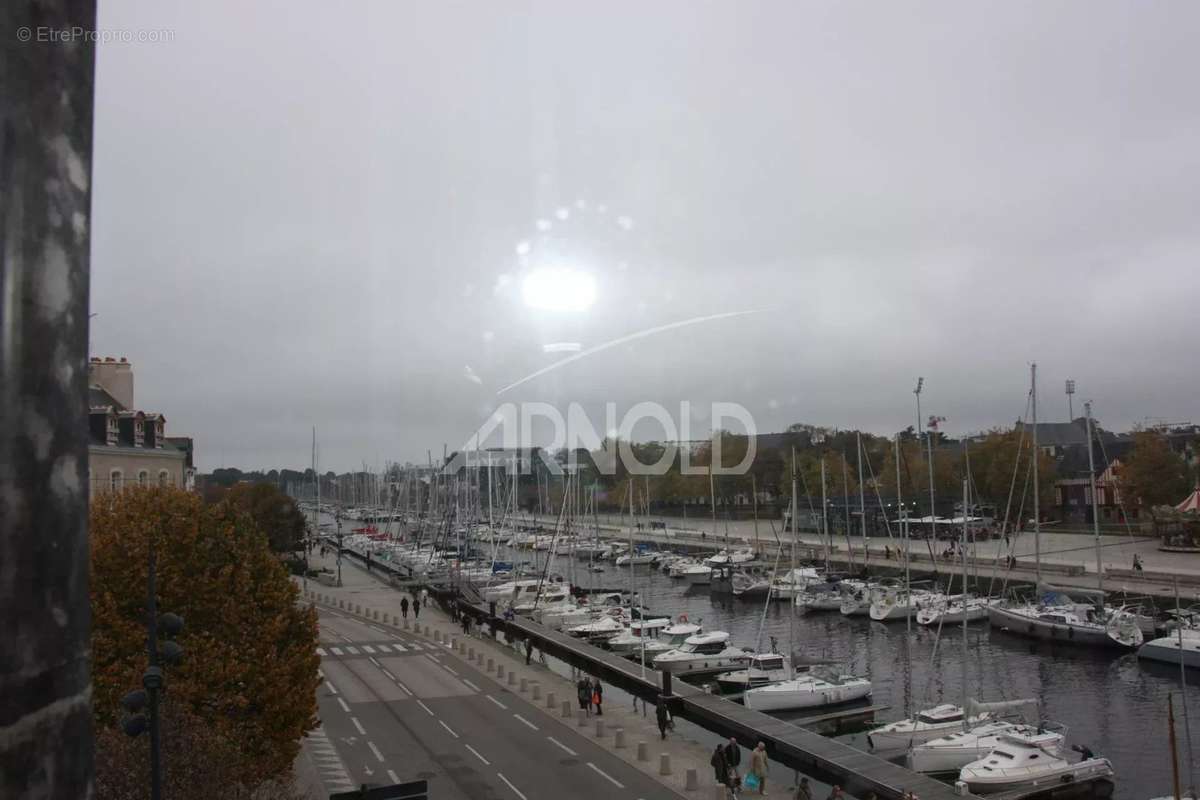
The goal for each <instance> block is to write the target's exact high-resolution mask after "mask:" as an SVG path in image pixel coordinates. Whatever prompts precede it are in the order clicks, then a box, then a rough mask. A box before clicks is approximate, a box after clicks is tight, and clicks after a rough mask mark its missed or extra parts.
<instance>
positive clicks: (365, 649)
mask: <svg viewBox="0 0 1200 800" xmlns="http://www.w3.org/2000/svg"><path fill="white" fill-rule="evenodd" d="M362 649H363V652H364V653H374V652H375V648H374V647H371V645H369V644H364V645H363V646H362ZM371 660H372V661H374V660H375V659H371Z"/></svg>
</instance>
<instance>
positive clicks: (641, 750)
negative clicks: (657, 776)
mask: <svg viewBox="0 0 1200 800" xmlns="http://www.w3.org/2000/svg"><path fill="white" fill-rule="evenodd" d="M637 751H638V761H649V760H650V745H648V744H646V743H645V742H638V746H637Z"/></svg>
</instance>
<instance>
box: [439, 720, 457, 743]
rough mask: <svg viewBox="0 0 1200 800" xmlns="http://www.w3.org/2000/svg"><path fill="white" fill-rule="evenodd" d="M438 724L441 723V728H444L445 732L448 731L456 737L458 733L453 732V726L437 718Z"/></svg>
mask: <svg viewBox="0 0 1200 800" xmlns="http://www.w3.org/2000/svg"><path fill="white" fill-rule="evenodd" d="M438 724H439V725H441V726H442V727H443V728H445V729H446V732H447V733H449V734H450V735H451V736H453V737H454V738H455V739H457V738H458V734H457V733H455V732H454V728H451V727H450V726H449V725H447V724H446V723H444V722H442V721H441V720H440V719H439V720H438Z"/></svg>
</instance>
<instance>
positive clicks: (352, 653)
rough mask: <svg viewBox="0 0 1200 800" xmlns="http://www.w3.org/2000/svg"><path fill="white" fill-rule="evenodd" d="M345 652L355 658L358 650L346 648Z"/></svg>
mask: <svg viewBox="0 0 1200 800" xmlns="http://www.w3.org/2000/svg"><path fill="white" fill-rule="evenodd" d="M346 652H347V653H349V654H350V655H352V656H356V655H358V648H357V647H347V648H346Z"/></svg>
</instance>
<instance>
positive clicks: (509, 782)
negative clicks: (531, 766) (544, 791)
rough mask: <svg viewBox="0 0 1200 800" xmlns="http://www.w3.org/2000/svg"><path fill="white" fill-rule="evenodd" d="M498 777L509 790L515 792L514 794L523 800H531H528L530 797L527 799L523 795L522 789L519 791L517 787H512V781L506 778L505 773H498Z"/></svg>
mask: <svg viewBox="0 0 1200 800" xmlns="http://www.w3.org/2000/svg"><path fill="white" fill-rule="evenodd" d="M496 777H497V778H499V779H500V780H502V781H504V783H505V784H507V785H508V788H510V789H512V790H513V792H514V793H515V794H516V795H517V797H519V798H521V800H529V798H528V797H526V796H525V795H523V794H521V790H520V789H518V788H517V787H515V786H513V785H512V781H510V780H509V779H508V778H506V777H504V773H503V772H497V773H496Z"/></svg>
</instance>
